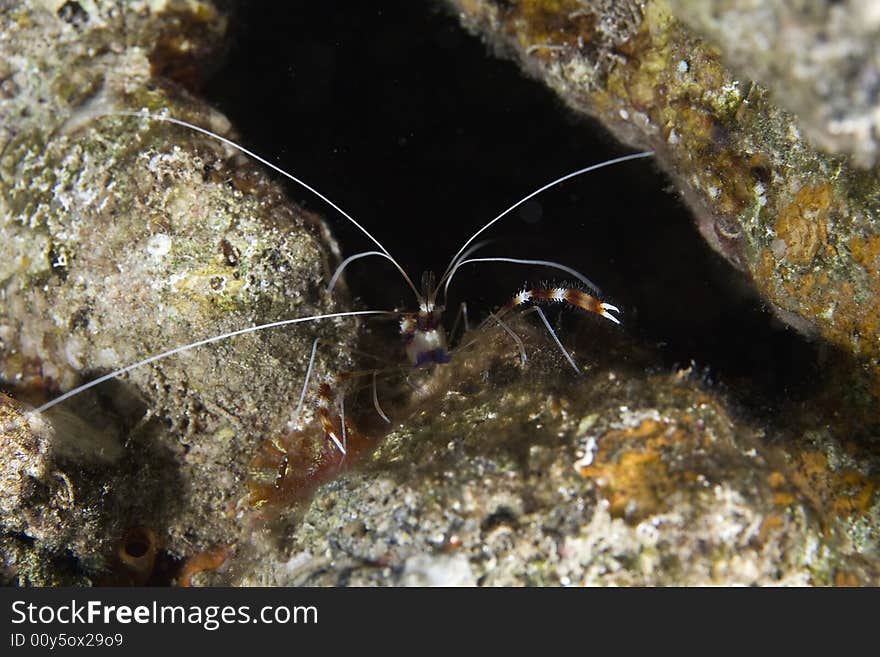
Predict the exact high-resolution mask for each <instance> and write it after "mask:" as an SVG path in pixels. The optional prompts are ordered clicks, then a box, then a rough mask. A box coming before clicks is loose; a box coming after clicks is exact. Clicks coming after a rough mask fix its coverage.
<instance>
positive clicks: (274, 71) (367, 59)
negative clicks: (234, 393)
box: [203, 0, 822, 412]
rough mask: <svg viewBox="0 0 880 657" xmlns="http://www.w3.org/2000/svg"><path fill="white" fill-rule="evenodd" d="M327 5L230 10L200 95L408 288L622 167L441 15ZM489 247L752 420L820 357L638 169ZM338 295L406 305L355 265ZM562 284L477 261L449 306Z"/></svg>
mask: <svg viewBox="0 0 880 657" xmlns="http://www.w3.org/2000/svg"><path fill="white" fill-rule="evenodd" d="M341 6H342V3H305V2H286V3H242V6H241V7H240V9H239V12H238V16H237V19H236V20H237V22H238V25H237V27H236V28H235V32H234V36H233V39H232V43H231V46H230V49H229V52H228V55H227V59H226V62H225V63H224V65H223V66H222V67H220V68H219V69H218V71H217V72H216V73H215V74H214V76H213V77H212V78H211V79H210V80H209V81H208V82H207V84H206V87H205V89H204V90H203V93H204V95H205V96H206V97H207V99H208V100H209V102H211V103H213V104H215V105H216V106H217V107H219V108H220V109H221V111H223V112H225V113H226V114H227V115H228V116H229V117H230V118H231V119H232V121H233V122H234V124H235V125H236V126H237V128H238V130H239V132H240V134H241V136H242V138H243V140H244V142H245V144H246V145H247V146H249V147H251V148H254V149H255V150H256V151H257V152H259V153H261V154H262V155H264V156H268V157H269V159H271V160H273V161H274V162H275V163H276V164H278V165H279V166H282V167H283V168H285V169H287V170H289V171H292V172H294V173H295V174H297V175H299V176H301V177H302V178H304V179H305V180H307V181H308V182H309V183H310V184H312V185H314V186H315V187H316V188H317V189H319V190H321V191H322V192H323V193H324V194H326V195H327V196H329V197H330V198H332V199H333V200H334V201H336V202H337V203H338V204H340V205H341V206H342V207H343V208H345V209H346V210H347V211H348V212H350V213H351V214H352V215H353V216H355V217H356V218H357V219H358V220H359V221H360V222H361V223H362V224H363V225H364V226H366V227H367V228H368V229H369V230H370V231H371V232H372V233H373V234H374V235H375V237H376V238H377V239H378V240H379V241H381V242H382V243H383V244H384V245H385V246H386V247H387V248H388V250H389V251H390V252H391V253H392V254H394V256H395V257H396V258H397V259H398V260H399V261H400V262H401V264H402V265H403V267H404V268H405V269H406V270H407V271H408V272H409V273H410V276H411V277H412V278H413V279H414V280H415V281H416V283H418V279H419V277H420V275H421V272H422V271H423V270H425V269H433V270H434V271H435V272H438V273H439V272H440V271H442V270H443V269H444V268H445V266H446V264H447V262H448V260H449V258H450V257H451V256H452V254H453V253H455V252H456V251H457V250H458V248H459V247H460V246H461V244H462V243H463V242H464V241H465V240H466V239H467V238H468V237H469V236H470V235H471V234H472V233H473V232H475V230H476V229H477V228H479V227H480V226H481V225H482V224H484V223H485V222H486V221H488V220H489V219H491V218H492V217H494V216H496V215H497V214H498V213H499V212H500V211H501V210H503V209H505V208H507V207H508V206H510V205H511V204H512V203H514V202H515V201H517V200H518V199H520V198H522V197H523V196H525V195H526V194H528V193H530V192H531V191H533V190H534V189H536V188H538V187H540V186H542V185H544V184H545V183H547V182H548V181H550V180H553V179H555V178H556V177H558V176H560V175H562V174H565V173H568V172H570V171H572V170H575V169H578V168H581V167H583V166H586V165H588V164H591V163H594V162H598V161H601V160H604V159H608V158H611V157H614V156H617V155H620V154H622V153H625V152H627V149H625V148H623V147H622V146H620V145H619V144H617V143H616V142H615V141H614V140H613V139H612V138H611V137H610V136H609V135H608V134H607V133H605V132H604V131H603V129H602V128H601V127H599V126H596V125H594V124H592V123H591V122H590V121H588V120H587V119H585V118H582V117H579V116H576V115H575V114H574V113H573V112H571V111H570V110H568V109H567V108H565V107H564V106H563V104H562V102H561V101H560V100H559V98H558V97H557V96H555V95H554V94H553V93H552V92H551V91H549V90H548V89H546V88H544V87H543V86H542V85H541V84H539V83H537V82H535V81H533V80H530V79H527V78H526V77H525V76H524V75H523V74H522V73H521V72H520V71H519V69H518V68H517V67H516V65H514V64H513V63H512V62H509V61H506V60H501V59H498V58H496V57H494V56H493V55H491V54H490V53H489V50H488V48H487V46H485V45H484V44H483V43H482V42H480V40H479V39H477V38H476V37H473V36H471V35H469V34H467V33H466V32H465V31H464V30H463V29H462V28H461V27H460V26H459V24H458V22H457V20H456V19H455V17H454V16H452V15H451V12H449V11H448V10H446V9H445V8H444V7H443V6H442V5H441V4H440V3H437V2H432V1H430V0H420V1H418V2H413V1H411V0H409V1H399V2H392V3H383V4H382V6H381V7H377V6H375V5H372V4H370V3H356V2H351V3H344V9H341V8H340V7H341ZM291 194H292V196H293V198H294V199H296V200H297V201H298V202H300V203H301V204H303V205H305V206H306V207H308V208H310V209H314V210H316V211H318V212H320V213H321V214H323V215H324V216H325V217H326V218H327V220H328V222H329V223H330V225H331V227H332V229H333V231H334V233H335V235H336V236H337V238H338V239H339V240H340V243H341V246H342V249H343V253H344V254H345V255H350V254H352V253H355V252H358V251H364V250H369V249H371V248H372V247H373V245H372V244H371V243H370V241H369V240H368V239H367V238H366V237H365V236H364V235H362V234H361V233H359V232H358V230H357V229H356V228H354V227H353V226H351V225H350V224H348V223H347V222H345V221H344V220H343V219H342V218H341V217H339V216H338V215H337V214H336V213H335V212H334V211H333V210H332V209H330V208H328V207H326V206H325V205H324V204H323V203H322V202H321V201H320V200H319V199H316V198H314V197H313V196H311V195H310V194H309V193H308V192H305V191H303V190H299V189H291ZM487 236H488V237H491V238H497V239H498V241H497V242H493V243H492V244H491V245H489V246H488V247H487V248H486V249H485V255H506V256H511V257H520V258H540V259H547V260H554V261H558V262H561V263H564V264H566V265H568V266H570V267H573V268H574V269H576V270H578V271H581V272H583V273H584V274H585V275H586V276H588V277H589V278H590V279H592V280H593V281H595V282H596V283H597V284H598V285H599V286H601V288H602V289H603V290H604V292H605V295H606V297H607V299H608V300H610V301H612V302H613V303H615V304H616V305H618V306H620V307H621V309H622V310H623V311H624V312H623V315H622V319H623V330H624V331H626V332H627V333H628V334H629V335H630V336H631V337H635V338H636V339H637V340H639V341H640V342H642V343H644V344H645V345H646V346H648V347H649V348H652V349H654V350H655V351H656V353H657V354H658V356H659V359H660V361H659V364H660V365H661V366H662V367H668V368H672V367H676V366H681V367H687V366H688V364H689V363H691V362H693V363H695V365H696V366H697V368H698V369H699V370H702V371H708V373H709V378H710V379H711V380H713V381H717V382H721V383H723V384H725V385H726V386H728V387H729V388H730V389H731V391H732V392H734V394H735V395H736V396H737V397H738V398H739V399H741V400H744V401H746V403H747V404H748V405H749V406H750V407H751V408H753V409H754V410H755V411H758V412H764V411H769V412H772V411H773V410H774V409H775V408H776V407H778V406H779V405H780V404H783V403H786V402H788V401H798V400H799V399H802V398H804V397H805V396H806V395H807V394H808V393H809V392H810V391H811V390H812V389H813V387H814V386H815V385H816V382H817V380H818V379H819V377H818V375H817V373H818V372H819V371H820V369H821V368H820V366H819V362H820V359H821V357H822V353H821V352H822V348H821V346H820V345H817V344H815V343H811V342H810V341H809V340H807V339H806V338H804V337H803V336H801V335H799V334H797V333H796V332H794V331H793V330H791V329H789V328H787V327H785V326H784V325H782V324H781V323H780V322H779V321H778V320H776V319H775V318H774V317H773V315H772V313H771V312H770V311H769V309H767V308H766V307H765V306H764V304H763V303H762V301H761V299H760V298H759V297H758V296H757V294H756V293H755V292H754V291H753V290H752V287H751V285H750V283H749V282H748V281H747V280H746V278H745V277H744V276H743V275H742V274H740V273H739V272H737V271H736V270H735V269H734V268H733V267H731V266H730V265H729V264H727V263H726V262H724V261H723V260H722V259H721V257H720V256H718V255H717V254H715V253H714V252H713V251H711V249H710V247H709V246H708V245H707V244H706V243H705V242H704V241H703V239H702V238H701V237H700V235H699V234H698V232H697V230H696V227H695V223H694V220H693V219H692V218H691V216H690V215H689V213H688V211H687V209H686V208H685V207H684V204H683V203H682V202H681V201H680V200H679V198H678V197H677V195H676V194H675V193H674V192H673V191H672V190H671V188H670V186H669V182H668V181H667V180H666V179H665V178H664V176H663V175H662V174H661V173H659V172H658V170H657V167H656V165H655V164H654V163H653V162H651V161H649V160H642V161H637V162H630V163H626V164H623V165H620V166H617V167H612V168H609V169H605V170H603V171H600V172H597V173H595V174H592V175H587V176H584V177H582V178H579V179H577V180H574V181H570V182H568V183H565V184H563V185H561V186H559V187H557V188H554V189H552V190H549V191H548V192H545V193H544V194H542V195H541V196H539V197H538V198H536V199H535V201H534V202H532V203H530V204H529V205H528V206H527V207H524V208H521V209H520V210H519V211H517V212H514V213H513V214H511V215H510V216H508V217H506V218H505V219H504V220H502V221H501V222H499V223H498V225H497V226H495V227H493V229H492V230H491V231H490V232H489V233H487ZM481 255H483V254H482V253H481ZM478 267H479V268H478ZM348 280H349V283H350V286H351V288H352V290H353V292H354V294H355V295H356V296H357V297H358V298H359V299H360V300H361V301H362V303H363V304H364V305H365V306H366V307H376V308H391V307H395V306H398V307H400V306H410V307H411V306H412V305H413V303H414V300H413V299H412V298H411V297H412V295H411V293H409V291H408V289H407V287H406V285H405V284H404V283H403V281H402V280H401V279H400V277H399V275H398V274H397V273H396V272H395V271H394V269H393V268H392V267H391V266H390V265H389V264H388V263H386V262H382V261H381V260H378V259H367V260H364V261H361V262H358V263H356V264H354V265H352V267H351V269H350V271H349V273H348ZM565 280H566V279H565V278H560V277H558V276H556V275H555V274H554V272H552V271H548V270H540V269H535V268H530V267H522V266H514V265H500V264H499V265H479V266H473V267H472V268H471V269H470V270H465V269H463V270H461V272H460V274H459V275H458V276H457V277H456V283H455V286H454V294H453V296H452V297H451V298H450V302H451V304H456V305H457V304H458V303H459V302H460V301H467V303H468V308H469V310H470V312H471V313H472V314H473V315H474V316H477V317H479V316H482V315H485V314H486V313H487V312H490V311H491V310H494V309H495V308H497V307H498V306H499V305H501V304H503V303H504V302H506V301H507V300H508V299H509V298H510V296H511V295H512V294H513V293H514V292H515V291H517V290H518V289H519V288H520V287H521V286H522V285H523V283H524V282H529V283H533V284H534V283H537V282H539V281H559V282H564V281H565ZM451 321H452V320H451V313H450V322H451ZM565 327H566V330H568V329H570V328H572V327H575V328H576V324H575V323H573V322H572V321H570V320H568V319H566V320H565Z"/></svg>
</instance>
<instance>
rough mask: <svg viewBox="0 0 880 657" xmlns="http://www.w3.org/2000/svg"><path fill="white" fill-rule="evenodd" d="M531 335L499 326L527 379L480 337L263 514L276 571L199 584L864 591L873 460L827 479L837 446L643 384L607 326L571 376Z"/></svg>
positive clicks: (498, 346) (710, 392)
mask: <svg viewBox="0 0 880 657" xmlns="http://www.w3.org/2000/svg"><path fill="white" fill-rule="evenodd" d="M531 319H534V317H532V318H531ZM528 321H529V318H522V319H514V320H511V327H512V328H513V330H515V331H516V332H517V333H518V335H519V336H520V337H521V338H522V339H523V341H524V343H525V345H526V349H527V352H528V355H529V362H528V364H527V365H526V366H525V367H524V368H523V367H522V366H521V364H520V361H519V356H518V352H517V349H516V348H515V346H514V345H513V343H512V342H511V340H510V338H509V337H508V336H507V335H506V334H504V333H503V332H501V331H500V330H497V329H493V330H482V331H478V332H477V333H475V334H474V335H473V336H472V337H475V338H477V339H479V340H480V342H479V347H478V348H477V349H475V350H473V352H471V353H468V354H461V355H460V357H459V358H458V359H456V360H454V361H453V363H451V364H450V365H447V366H445V368H444V369H443V370H439V371H438V372H436V373H435V374H434V375H433V376H429V377H427V378H425V379H423V380H421V381H420V383H421V384H422V385H424V386H425V387H426V388H427V389H429V390H431V392H429V393H428V394H427V395H425V396H423V397H422V398H421V399H414V400H413V401H412V402H411V405H408V406H405V407H404V408H403V409H401V410H400V411H399V412H398V414H397V415H396V416H395V419H396V422H399V424H397V426H395V428H394V430H393V431H392V432H391V433H390V434H389V435H388V436H386V437H385V438H384V439H383V440H382V442H381V443H380V444H379V446H378V447H377V448H376V450H375V451H374V452H373V453H372V454H370V455H369V456H367V457H365V458H363V459H362V460H361V462H360V463H359V464H358V465H357V466H355V467H354V469H353V470H351V471H349V472H343V473H341V475H340V476H339V477H338V478H337V479H336V480H335V481H333V482H332V483H329V484H325V485H323V486H322V487H320V488H318V490H317V492H316V494H315V497H314V500H313V501H312V502H311V503H309V504H308V505H307V506H306V508H305V510H304V511H302V512H300V513H299V514H296V513H294V514H292V516H291V512H290V510H289V508H278V507H268V506H267V507H264V508H263V510H262V513H263V514H265V515H266V516H267V517H271V515H272V514H273V513H274V514H278V515H279V516H280V517H281V519H279V520H277V521H276V522H277V524H276V526H275V529H274V531H276V532H277V533H278V536H279V541H278V550H277V552H276V553H275V554H274V555H273V557H274V558H273V559H271V560H268V561H261V562H260V563H256V564H250V563H242V564H233V565H232V566H230V569H229V570H228V571H226V572H223V573H214V574H212V575H211V576H210V578H209V579H206V580H205V581H209V582H215V583H219V582H229V581H230V578H232V581H233V582H234V583H236V584H283V585H364V584H367V585H389V584H394V585H409V584H427V583H430V584H441V585H474V584H480V585H487V586H488V585H499V586H509V585H611V584H614V585H682V584H687V585H706V584H723V585H730V584H740V585H754V584H763V585H767V584H769V585H781V584H785V585H823V584H824V585H827V584H840V583H862V584H868V583H876V582H877V581H878V579H877V578H878V570H877V568H878V560H877V557H878V554H877V552H876V545H877V541H876V538H877V529H876V528H877V521H878V511H880V503H878V500H877V496H876V495H875V491H876V465H877V460H876V457H873V460H872V459H871V457H868V458H866V457H865V455H864V454H856V453H853V454H851V455H850V456H849V457H844V459H843V460H838V461H836V462H835V463H834V466H833V467H832V468H831V470H832V471H831V472H829V471H828V468H826V467H825V466H826V465H827V461H826V458H829V457H826V456H825V454H827V453H830V452H834V450H835V449H837V450H838V457H840V456H841V453H842V452H845V450H843V449H841V448H840V447H839V445H838V443H837V442H836V441H834V440H833V439H831V438H827V437H826V440H827V444H826V445H825V446H824V447H822V446H819V445H818V443H816V444H811V446H810V447H809V448H808V449H804V450H802V449H800V448H798V447H796V446H789V447H788V448H787V449H786V450H781V449H779V448H776V447H770V446H769V445H770V444H771V443H773V442H781V441H782V440H783V436H784V435H785V431H783V430H782V429H781V428H779V427H772V426H766V425H764V426H762V425H758V424H753V423H750V422H748V421H746V420H745V419H744V418H742V417H740V414H739V412H738V411H737V410H736V409H735V408H732V407H730V405H729V403H728V402H727V401H725V398H724V394H723V392H722V391H720V390H715V389H712V388H711V387H708V386H706V385H704V384H703V383H702V382H701V381H700V376H699V373H697V372H691V371H680V372H677V373H672V374H656V375H649V376H645V374H644V373H643V370H642V369H641V364H642V363H639V362H637V363H633V360H632V359H633V355H634V354H637V353H638V349H637V348H636V347H634V346H633V345H629V344H626V342H625V340H623V339H621V336H619V335H615V334H614V333H613V331H612V332H609V331H608V330H607V327H604V326H595V327H584V328H582V329H581V332H580V333H581V338H582V340H583V344H585V345H589V346H588V347H586V348H583V349H577V350H575V353H576V356H575V357H576V358H577V360H578V361H579V362H580V363H582V364H584V365H585V366H587V367H588V368H589V372H588V374H587V375H586V376H585V377H583V378H577V377H575V376H574V375H573V373H571V372H570V371H566V369H565V363H564V362H563V361H562V358H561V356H560V355H559V353H558V351H556V350H555V347H554V346H553V345H552V343H551V342H550V339H549V337H548V336H546V335H545V334H544V333H543V330H542V329H541V328H540V325H535V324H531V325H529V323H528ZM569 339H570V337H569ZM597 344H601V345H603V348H602V349H601V350H599V349H596V345H597ZM599 352H602V353H601V355H600V353H599ZM626 357H629V359H630V361H629V363H630V364H629V365H628V366H621V365H620V363H622V362H625V359H626ZM637 360H638V359H637ZM416 397H418V395H417V396H416ZM386 410H387V409H386ZM814 433H815V434H816V435H818V434H821V430H817V431H816V432H814ZM832 446H833V447H832ZM823 449H824V450H825V451H822V450H823ZM830 458H831V459H833V458H834V457H830ZM847 459H848V460H847ZM809 464H812V465H809ZM835 478H836V479H839V480H844V479H845V480H846V482H847V483H846V485H842V481H834V480H835ZM291 517H292V518H294V519H293V520H291ZM872 545H873V547H871V546H872Z"/></svg>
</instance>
